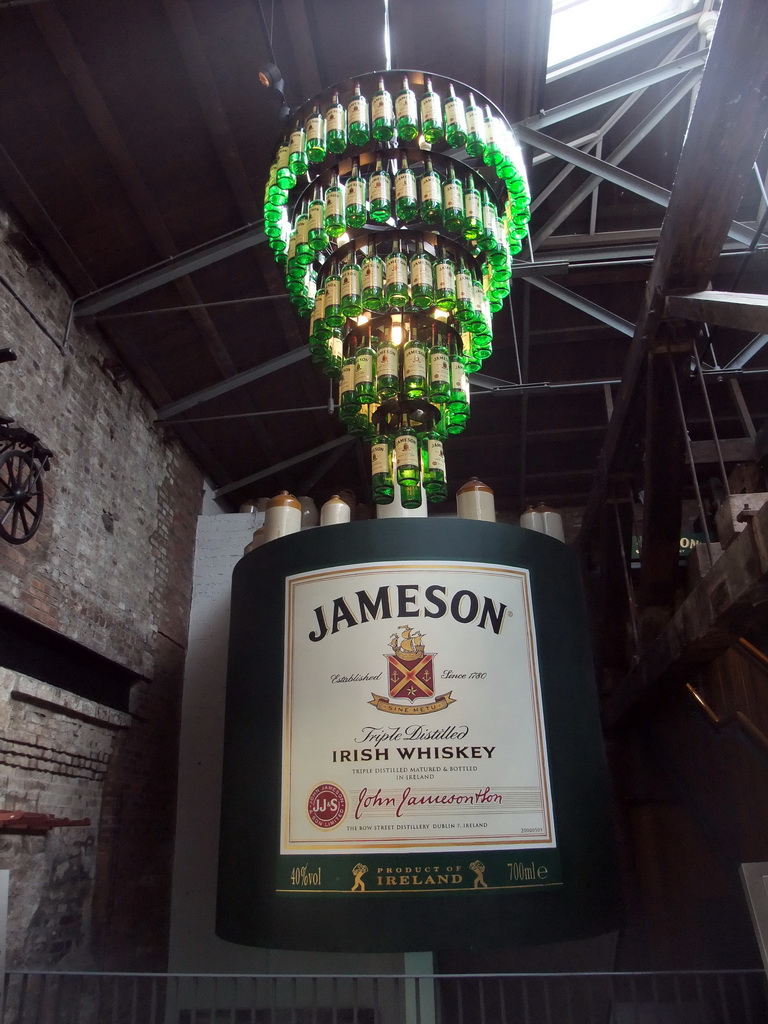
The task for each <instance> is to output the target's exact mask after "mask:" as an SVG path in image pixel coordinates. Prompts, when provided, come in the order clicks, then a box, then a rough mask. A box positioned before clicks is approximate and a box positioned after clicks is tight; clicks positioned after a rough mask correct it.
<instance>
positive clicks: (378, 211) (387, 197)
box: [368, 153, 392, 224]
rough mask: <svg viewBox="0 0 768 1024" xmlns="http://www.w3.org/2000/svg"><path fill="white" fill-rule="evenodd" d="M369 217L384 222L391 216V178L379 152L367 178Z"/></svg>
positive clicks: (380, 222) (378, 222) (377, 221)
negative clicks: (374, 167)
mask: <svg viewBox="0 0 768 1024" xmlns="http://www.w3.org/2000/svg"><path fill="white" fill-rule="evenodd" d="M368 203H369V209H370V218H371V220H372V221H375V222H376V223H377V224H384V223H385V222H386V221H388V220H389V218H390V217H391V216H392V178H391V177H390V174H389V171H386V170H385V169H384V167H383V166H382V160H381V153H377V155H376V169H375V170H374V172H373V173H372V174H371V176H370V178H369V180H368Z"/></svg>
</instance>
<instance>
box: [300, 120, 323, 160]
mask: <svg viewBox="0 0 768 1024" xmlns="http://www.w3.org/2000/svg"><path fill="white" fill-rule="evenodd" d="M304 131H305V134H306V139H307V143H306V151H307V158H308V160H309V162H310V163H312V164H320V163H322V162H323V160H325V155H326V139H325V118H324V117H323V115H322V114H321V113H320V111H319V110H315V112H314V113H313V114H310V115H309V117H308V118H307V121H306V124H305V126H304Z"/></svg>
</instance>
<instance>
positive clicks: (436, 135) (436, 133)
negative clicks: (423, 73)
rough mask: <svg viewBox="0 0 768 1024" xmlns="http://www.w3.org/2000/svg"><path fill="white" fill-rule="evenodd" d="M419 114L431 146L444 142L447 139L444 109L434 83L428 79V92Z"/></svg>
mask: <svg viewBox="0 0 768 1024" xmlns="http://www.w3.org/2000/svg"><path fill="white" fill-rule="evenodd" d="M419 113H420V114H421V131H422V134H423V135H424V138H425V139H426V140H427V142H429V143H430V144H431V145H434V143H436V142H442V140H443V138H444V137H445V133H444V128H443V108H442V104H441V103H440V97H439V96H438V95H437V93H436V92H433V90H432V83H431V82H430V80H429V79H427V91H426V92H425V93H424V95H423V96H422V97H421V104H420V109H419Z"/></svg>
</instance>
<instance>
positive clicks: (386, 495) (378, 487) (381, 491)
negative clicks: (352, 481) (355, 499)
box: [370, 434, 395, 505]
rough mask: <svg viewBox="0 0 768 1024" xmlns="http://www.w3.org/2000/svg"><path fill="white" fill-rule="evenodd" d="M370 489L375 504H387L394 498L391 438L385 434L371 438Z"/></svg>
mask: <svg viewBox="0 0 768 1024" xmlns="http://www.w3.org/2000/svg"><path fill="white" fill-rule="evenodd" d="M370 444H371V490H372V491H373V500H374V501H375V502H376V504H377V505H389V504H390V502H392V501H393V500H394V496H395V483H394V480H393V478H392V440H391V438H389V437H387V436H386V435H385V434H379V435H378V436H377V437H372V438H371V442H370Z"/></svg>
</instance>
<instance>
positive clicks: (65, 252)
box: [0, 145, 96, 294]
mask: <svg viewBox="0 0 768 1024" xmlns="http://www.w3.org/2000/svg"><path fill="white" fill-rule="evenodd" d="M0 188H2V190H3V191H4V192H5V194H6V195H7V196H8V198H9V199H10V201H11V202H12V203H13V205H14V207H15V209H16V210H17V211H18V213H19V215H20V216H21V217H22V218H23V219H24V221H25V223H26V224H27V225H28V227H29V228H30V230H31V231H33V232H34V234H35V238H36V240H37V241H38V242H39V243H40V245H41V246H43V247H44V248H45V250H46V251H47V253H48V255H49V256H50V258H51V260H52V261H53V263H54V264H55V265H56V267H57V268H58V270H59V272H60V273H61V275H62V277H63V278H64V280H65V281H66V283H67V284H68V285H69V287H70V288H71V289H72V291H74V292H75V294H78V293H81V292H88V291H92V290H93V289H94V288H95V287H96V284H95V282H94V280H93V278H92V277H91V275H90V274H89V273H88V271H87V270H86V269H85V267H84V266H83V264H82V263H81V262H80V260H79V258H78V256H77V254H76V253H75V252H74V250H73V249H72V248H71V247H70V245H69V242H67V240H66V238H65V237H64V236H63V235H62V233H61V232H60V231H59V229H58V228H57V226H56V225H55V224H54V223H53V221H52V220H51V218H50V217H49V216H48V211H47V210H46V209H45V207H44V206H43V204H42V203H41V202H40V200H39V199H38V197H37V196H36V195H35V193H34V191H33V190H32V188H31V186H30V185H29V183H28V182H27V180H26V178H25V177H24V175H23V174H22V173H21V171H20V170H19V168H18V167H17V166H16V164H15V163H14V162H13V160H12V159H11V157H10V155H9V154H8V152H7V151H6V150H5V149H4V148H3V146H1V145H0Z"/></svg>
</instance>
